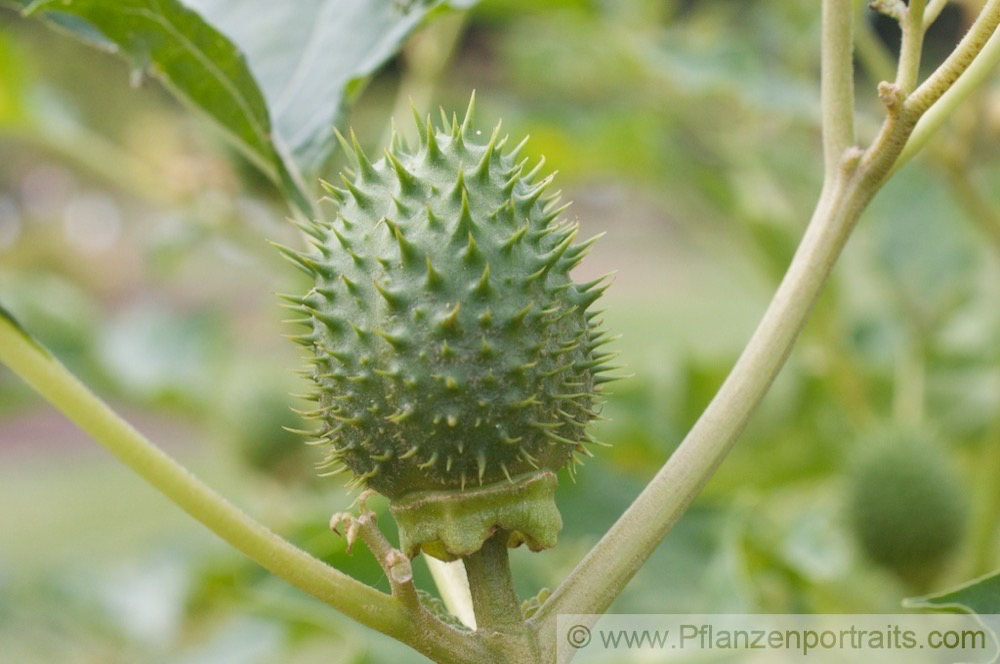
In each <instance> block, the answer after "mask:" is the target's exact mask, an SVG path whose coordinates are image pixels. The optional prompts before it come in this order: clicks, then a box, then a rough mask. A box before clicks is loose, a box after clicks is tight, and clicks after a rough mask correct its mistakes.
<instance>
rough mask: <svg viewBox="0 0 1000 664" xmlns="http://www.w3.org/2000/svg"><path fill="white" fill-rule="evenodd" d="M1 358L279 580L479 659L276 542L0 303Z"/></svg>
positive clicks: (471, 647) (457, 655)
mask: <svg viewBox="0 0 1000 664" xmlns="http://www.w3.org/2000/svg"><path fill="white" fill-rule="evenodd" d="M0 362H2V363H3V364H6V365H7V366H8V367H9V368H10V369H11V370H12V371H13V372H14V373H15V374H17V375H18V376H20V377H21V378H22V379H24V381H25V382H26V383H28V384H29V385H30V386H31V387H32V388H34V389H35V390H36V391H37V392H38V393H39V394H41V395H42V396H43V397H44V398H45V399H46V400H47V401H49V402H50V403H51V404H53V405H54V406H55V407H56V408H57V409H59V410H60V411H61V412H62V413H63V414H64V415H65V416H66V417H68V418H69V419H70V420H72V421H73V422H74V423H75V424H76V425H77V426H79V427H80V428H81V429H82V430H83V431H85V432H86V433H87V434H89V435H90V436H91V437H93V438H94V440H96V441H97V442H99V443H101V444H102V445H103V446H104V447H106V448H107V449H108V450H109V451H110V452H111V453H112V454H113V455H115V456H116V457H118V459H119V460H120V461H122V462H123V463H124V464H125V465H127V466H128V467H129V468H131V469H132V470H134V471H135V472H136V473H138V474H139V475H140V476H141V477H142V478H143V479H145V480H146V481H147V482H149V483H150V484H151V485H153V487H155V488H156V489H157V490H159V491H160V492H161V493H163V494H164V495H165V496H167V497H168V498H169V499H170V500H171V501H173V502H174V503H176V504H177V505H178V506H179V507H180V508H181V509H183V510H184V511H185V512H187V513H188V514H190V515H191V516H193V517H194V518H195V519H197V520H198V521H200V522H201V523H202V524H204V525H205V526H206V527H208V528H209V529H210V530H211V531H212V532H214V533H215V534H217V535H218V536H219V537H221V538H222V539H223V540H225V541H226V542H228V543H229V544H231V545H232V546H233V547H234V548H236V549H237V550H239V551H241V552H243V553H244V554H246V555H247V556H248V557H249V558H250V559H252V560H253V561H255V562H256V563H258V564H259V565H260V566H262V567H263V568H265V569H267V570H268V571H270V572H272V573H273V574H275V575H276V576H278V577H281V578H282V579H284V580H286V581H288V582H289V583H291V584H292V585H294V586H296V587H298V588H300V589H302V590H304V591H305V592H307V593H309V594H310V595H312V596H314V597H316V598H318V599H320V600H321V601H323V602H325V603H326V604H328V605H329V606H331V607H333V608H335V609H337V610H338V611H341V612H342V613H344V614H345V615H347V616H349V617H351V618H353V619H354V620H356V621H358V622H359V623H361V624H362V625H367V626H368V627H371V628H372V629H376V630H378V631H380V632H383V633H385V634H389V635H390V636H393V637H394V638H397V639H399V640H400V641H403V642H404V643H407V644H409V645H410V646H412V647H413V648H415V649H417V650H419V651H420V652H423V653H424V654H426V655H428V656H431V657H436V658H440V659H441V660H442V661H478V660H476V659H475V657H477V656H479V655H481V654H485V653H484V652H483V651H482V650H481V646H480V644H479V642H478V641H476V640H474V639H470V638H469V637H468V636H466V635H463V634H461V633H459V632H458V631H456V630H454V629H451V628H450V627H448V626H446V625H444V623H441V622H439V621H437V620H434V619H431V617H430V616H429V614H427V613H426V612H419V613H417V612H414V611H412V610H408V609H407V607H406V606H405V605H404V604H403V603H402V602H401V601H399V599H397V598H394V597H391V596H389V595H386V594H384V593H382V592H379V591H378V590H375V589H374V588H371V587H370V586H367V585H365V584H363V583H361V582H359V581H357V580H355V579H353V578H351V577H349V576H347V575H346V574H344V573H342V572H340V571H338V570H336V569H334V568H332V567H330V566H329V565H327V564H326V563H324V562H322V561H320V560H317V559H316V558H314V557H313V556H311V555H310V554H308V553H307V552H305V551H303V550H301V549H299V548H297V547H295V546H294V545H292V544H291V543H290V542H288V541H286V540H284V539H282V538H281V537H279V536H278V535H276V534H275V533H273V532H272V531H271V530H269V529H268V528H267V527H265V526H264V525H262V524H260V523H259V522H257V521H255V520H254V519H252V518H251V517H250V516H248V515H247V514H246V513H244V512H243V511H241V510H240V509H239V508H237V507H236V506H234V505H233V504H232V503H230V502H229V501H227V500H226V499H225V498H224V497H222V496H221V495H219V494H218V493H216V492H215V491H214V490H212V489H211V488H210V487H208V486H207V485H205V484H204V483H203V482H202V481H201V480H199V479H198V478H197V477H195V476H194V475H193V474H191V472H190V471H188V470H187V469H186V468H184V467H183V466H181V465H180V464H179V463H178V462H177V461H175V460H174V459H172V458H171V457H170V456H168V455H167V454H166V453H164V452H163V451H162V450H160V449H159V448H158V447H156V446H155V445H154V444H153V443H151V442H150V441H149V440H148V439H146V438H145V437H144V436H143V435H142V434H140V433H139V432H138V431H136V430H135V429H134V428H132V426H131V425H129V424H128V423H127V422H125V421H124V420H123V419H122V418H121V417H120V416H119V415H118V414H116V413H115V412H114V411H113V410H111V408H109V407H108V405H107V404H105V403H104V402H103V401H102V400H101V399H99V398H98V397H97V396H96V395H94V394H93V393H92V392H91V391H90V390H89V389H87V387H86V386H84V385H83V384H82V383H81V382H80V381H79V380H77V379H76V377H75V376H73V374H71V373H70V372H69V371H68V370H67V369H66V368H65V367H64V366H63V365H62V364H61V363H60V362H59V361H58V360H57V359H56V358H55V357H53V356H52V355H51V353H49V352H48V351H47V350H46V349H45V348H43V347H42V346H41V345H40V344H39V343H38V342H36V341H35V340H34V339H32V338H31V337H30V336H28V334H27V333H26V332H25V331H24V330H23V329H22V328H21V327H20V326H18V325H17V324H16V323H15V321H14V319H13V318H11V317H10V315H9V314H8V313H7V312H6V311H4V310H3V309H2V308H0Z"/></svg>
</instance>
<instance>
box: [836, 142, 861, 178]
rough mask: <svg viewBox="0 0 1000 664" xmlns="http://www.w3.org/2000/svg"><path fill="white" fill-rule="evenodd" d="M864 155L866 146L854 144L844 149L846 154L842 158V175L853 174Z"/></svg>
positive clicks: (848, 175)
mask: <svg viewBox="0 0 1000 664" xmlns="http://www.w3.org/2000/svg"><path fill="white" fill-rule="evenodd" d="M864 156H865V150H864V148H862V147H860V146H857V145H852V146H851V147H849V148H847V149H846V150H844V154H843V155H842V156H841V158H840V172H841V174H842V176H843V177H850V176H851V175H853V174H854V171H856V170H858V165H859V164H860V163H861V159H862V157H864Z"/></svg>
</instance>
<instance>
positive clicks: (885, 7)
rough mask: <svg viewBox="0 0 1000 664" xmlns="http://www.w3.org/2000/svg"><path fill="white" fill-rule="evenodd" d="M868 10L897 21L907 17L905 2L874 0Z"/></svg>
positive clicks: (898, 0) (900, 0)
mask: <svg viewBox="0 0 1000 664" xmlns="http://www.w3.org/2000/svg"><path fill="white" fill-rule="evenodd" d="M868 8H869V9H871V10H872V11H876V12H878V13H880V14H885V15H886V16H888V17H890V18H894V19H896V20H897V21H902V20H903V16H905V15H906V3H905V2H903V0H872V2H870V3H868Z"/></svg>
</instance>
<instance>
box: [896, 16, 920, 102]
mask: <svg viewBox="0 0 1000 664" xmlns="http://www.w3.org/2000/svg"><path fill="white" fill-rule="evenodd" d="M925 5H926V0H910V2H909V3H908V4H907V6H906V11H904V12H903V15H902V16H901V17H900V20H899V27H900V29H902V31H903V37H902V41H901V42H900V46H899V66H898V67H897V68H896V86H897V87H899V89H900V90H902V91H903V94H910V92H911V91H912V90H913V88H915V87H916V85H917V79H918V78H919V76H920V56H921V54H922V52H923V48H924V6H925Z"/></svg>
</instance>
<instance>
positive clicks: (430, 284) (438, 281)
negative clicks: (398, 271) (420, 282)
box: [424, 254, 444, 291]
mask: <svg viewBox="0 0 1000 664" xmlns="http://www.w3.org/2000/svg"><path fill="white" fill-rule="evenodd" d="M425 258H426V259H427V280H426V281H425V282H424V286H425V287H426V288H427V290H429V291H435V290H439V289H440V288H441V287H442V286H444V277H442V276H441V273H440V272H438V271H437V270H435V269H434V264H433V263H431V257H430V254H427V255H426V256H425Z"/></svg>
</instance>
